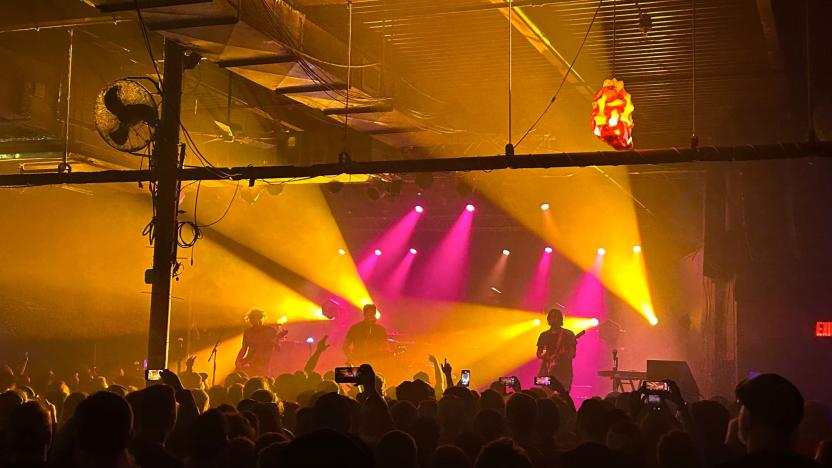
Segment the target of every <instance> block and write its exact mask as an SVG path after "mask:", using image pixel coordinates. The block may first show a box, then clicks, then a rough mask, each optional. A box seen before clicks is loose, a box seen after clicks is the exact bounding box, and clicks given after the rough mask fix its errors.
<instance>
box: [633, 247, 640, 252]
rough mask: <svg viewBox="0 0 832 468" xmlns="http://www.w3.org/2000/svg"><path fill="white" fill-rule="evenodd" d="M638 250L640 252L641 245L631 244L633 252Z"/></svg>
mask: <svg viewBox="0 0 832 468" xmlns="http://www.w3.org/2000/svg"><path fill="white" fill-rule="evenodd" d="M640 252H641V246H640V245H634V246H633V253H640Z"/></svg>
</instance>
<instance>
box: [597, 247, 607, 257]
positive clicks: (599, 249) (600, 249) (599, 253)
mask: <svg viewBox="0 0 832 468" xmlns="http://www.w3.org/2000/svg"><path fill="white" fill-rule="evenodd" d="M606 253H607V249H605V248H603V247H598V255H604V254H606Z"/></svg>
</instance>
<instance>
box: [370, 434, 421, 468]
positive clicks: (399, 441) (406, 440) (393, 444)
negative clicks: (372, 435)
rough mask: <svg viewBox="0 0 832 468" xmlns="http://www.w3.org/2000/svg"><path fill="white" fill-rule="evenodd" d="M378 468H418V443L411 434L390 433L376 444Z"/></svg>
mask: <svg viewBox="0 0 832 468" xmlns="http://www.w3.org/2000/svg"><path fill="white" fill-rule="evenodd" d="M375 454H376V467H377V468H416V466H417V456H416V441H415V440H413V437H411V436H410V434H408V433H406V432H402V431H390V432H388V433H387V434H384V435H383V436H382V437H381V439H379V441H378V444H376V450H375Z"/></svg>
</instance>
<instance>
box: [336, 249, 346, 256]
mask: <svg viewBox="0 0 832 468" xmlns="http://www.w3.org/2000/svg"><path fill="white" fill-rule="evenodd" d="M346 254H347V251H346V250H344V249H338V255H346Z"/></svg>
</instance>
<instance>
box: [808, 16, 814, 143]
mask: <svg viewBox="0 0 832 468" xmlns="http://www.w3.org/2000/svg"><path fill="white" fill-rule="evenodd" d="M811 1H812V0H806V125H807V126H808V127H809V134H808V135H809V141H810V142H814V141H815V119H814V106H813V105H812V49H811V40H812V34H811V32H812V28H811V26H810V22H811V15H810V13H811V9H810V4H811Z"/></svg>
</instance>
